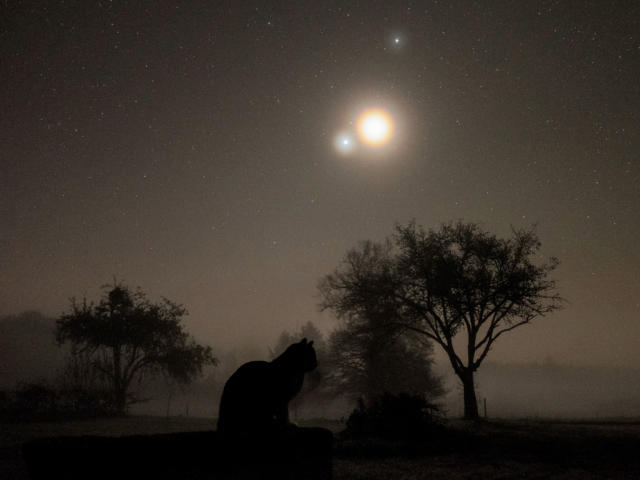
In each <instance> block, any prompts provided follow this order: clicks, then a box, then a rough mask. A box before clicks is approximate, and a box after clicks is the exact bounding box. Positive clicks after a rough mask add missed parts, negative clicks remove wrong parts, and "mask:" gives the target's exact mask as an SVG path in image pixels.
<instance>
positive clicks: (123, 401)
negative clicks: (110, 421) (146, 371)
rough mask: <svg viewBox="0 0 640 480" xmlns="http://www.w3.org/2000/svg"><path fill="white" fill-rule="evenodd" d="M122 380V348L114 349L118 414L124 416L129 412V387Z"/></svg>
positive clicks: (114, 376)
mask: <svg viewBox="0 0 640 480" xmlns="http://www.w3.org/2000/svg"><path fill="white" fill-rule="evenodd" d="M124 383H125V382H124V379H123V378H122V366H121V350H120V346H116V347H113V393H114V397H115V398H114V399H113V400H114V403H115V405H114V408H115V411H116V414H118V415H124V414H125V413H126V410H127V387H126V385H125V384H124Z"/></svg>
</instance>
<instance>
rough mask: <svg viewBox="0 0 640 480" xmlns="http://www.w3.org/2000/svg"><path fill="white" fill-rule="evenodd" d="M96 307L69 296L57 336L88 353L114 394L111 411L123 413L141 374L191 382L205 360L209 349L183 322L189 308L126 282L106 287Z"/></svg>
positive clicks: (209, 358) (208, 359) (210, 357)
mask: <svg viewBox="0 0 640 480" xmlns="http://www.w3.org/2000/svg"><path fill="white" fill-rule="evenodd" d="M108 288H109V289H108V291H107V292H106V293H105V295H104V296H103V298H102V299H101V300H100V302H99V303H98V304H97V305H94V304H93V303H87V301H86V300H85V301H83V302H82V303H77V302H76V301H75V300H74V299H72V300H71V310H70V312H69V313H64V314H62V315H61V316H60V318H59V319H58V320H57V324H56V338H57V340H58V342H59V343H60V344H62V343H66V342H69V343H71V346H72V354H75V355H83V356H85V357H86V356H87V355H88V356H89V357H90V358H91V362H92V364H93V366H94V367H95V368H96V369H97V370H98V371H99V372H100V373H101V375H103V378H104V379H105V380H106V382H107V383H108V385H110V390H111V394H112V397H113V398H112V399H111V401H112V402H113V409H114V411H115V412H116V413H118V414H124V413H125V412H126V409H127V407H128V405H129V404H130V403H132V402H133V401H135V399H134V398H132V396H131V392H130V390H131V387H132V385H133V383H134V381H136V380H141V379H142V378H143V376H145V375H147V376H149V375H155V374H160V373H164V374H166V375H168V376H170V377H171V378H174V379H175V380H177V381H179V382H181V383H189V382H191V381H192V380H193V379H195V378H196V377H197V376H198V375H200V373H201V372H202V368H203V367H204V366H205V365H207V364H215V363H216V359H215V358H214V357H213V355H212V352H211V348H210V347H207V346H202V345H199V344H197V343H196V342H195V341H194V340H193V339H192V338H191V337H190V336H189V335H188V334H187V333H186V332H185V331H184V328H183V325H182V324H181V323H180V322H181V320H182V317H183V316H184V315H185V314H186V310H185V309H184V308H183V307H182V306H181V305H177V304H175V303H173V302H171V301H170V300H167V299H163V301H162V302H160V303H152V302H150V301H149V300H147V298H146V296H145V294H144V293H143V292H142V291H141V290H139V289H138V290H135V291H132V290H131V289H129V288H128V287H127V286H125V285H122V284H118V283H116V284H114V285H112V286H110V287H108Z"/></svg>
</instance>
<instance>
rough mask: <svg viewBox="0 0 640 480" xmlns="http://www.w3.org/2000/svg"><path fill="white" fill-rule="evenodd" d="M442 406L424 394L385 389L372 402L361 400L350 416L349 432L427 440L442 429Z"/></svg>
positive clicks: (358, 434)
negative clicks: (396, 393) (387, 391)
mask: <svg viewBox="0 0 640 480" xmlns="http://www.w3.org/2000/svg"><path fill="white" fill-rule="evenodd" d="M441 418H442V417H441V415H440V411H439V408H438V407H437V406H436V405H434V404H431V403H429V402H427V400H426V399H425V398H424V397H423V396H421V395H410V394H407V393H401V394H398V395H392V394H389V393H385V394H383V395H380V396H378V397H375V398H374V399H373V400H372V401H371V402H370V404H369V405H368V406H367V405H365V402H364V400H362V399H359V400H358V406H357V407H356V409H355V410H354V411H353V412H352V413H351V415H350V416H349V419H348V420H347V428H346V430H345V434H346V435H348V436H373V437H380V438H385V439H397V440H426V439H428V438H430V437H432V436H433V435H436V434H438V433H440V431H441V430H442V425H441V423H440V419H441Z"/></svg>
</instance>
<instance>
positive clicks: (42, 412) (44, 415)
mask: <svg viewBox="0 0 640 480" xmlns="http://www.w3.org/2000/svg"><path fill="white" fill-rule="evenodd" d="M113 414H114V408H113V401H112V397H111V395H110V394H109V392H106V391H99V390H77V389H76V390H68V389H59V388H54V387H51V386H49V385H46V384H43V383H23V384H20V385H18V388H17V389H16V390H15V391H10V392H4V391H2V392H0V421H8V422H24V421H46V420H61V419H70V418H91V417H105V416H112V415H113Z"/></svg>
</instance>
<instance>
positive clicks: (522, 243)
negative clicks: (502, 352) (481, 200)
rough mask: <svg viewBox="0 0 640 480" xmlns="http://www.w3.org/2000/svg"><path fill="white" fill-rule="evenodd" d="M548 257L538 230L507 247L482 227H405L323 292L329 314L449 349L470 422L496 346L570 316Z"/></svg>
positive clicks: (345, 267) (349, 262) (354, 255)
mask: <svg viewBox="0 0 640 480" xmlns="http://www.w3.org/2000/svg"><path fill="white" fill-rule="evenodd" d="M540 247H541V244H540V241H539V240H538V237H537V235H536V234H535V232H534V231H533V230H513V232H512V235H511V237H510V238H506V239H502V238H498V237H497V236H495V235H492V234H490V233H488V232H485V231H483V230H482V229H481V228H480V227H479V226H478V225H476V224H473V223H462V222H459V223H457V224H445V225H442V227H441V228H440V229H439V230H437V231H436V230H428V231H425V230H424V229H423V228H421V227H417V226H416V225H415V223H411V224H409V225H407V226H397V228H396V234H395V235H394V236H393V238H392V240H388V241H387V242H385V243H384V244H376V243H372V242H365V243H363V244H361V245H360V246H359V247H357V248H355V249H353V250H351V251H349V252H348V253H347V255H346V257H345V260H344V262H343V264H342V266H341V267H340V268H338V269H337V270H336V271H335V272H334V273H332V274H330V275H328V276H326V277H325V278H324V279H323V280H322V281H321V283H320V291H321V294H322V297H323V304H322V305H323V307H324V308H329V309H331V310H333V311H334V312H335V313H336V314H337V316H338V317H340V318H344V319H347V320H348V321H353V319H357V318H359V317H362V316H372V315H373V316H376V318H378V320H377V321H378V323H379V325H380V328H383V329H387V330H388V331H389V332H394V331H408V332H413V333H414V334H418V335H421V336H423V337H424V338H427V339H430V340H432V341H433V342H435V343H436V344H437V345H439V346H440V347H442V349H443V350H444V351H445V352H446V354H447V357H448V358H449V361H450V362H451V366H452V367H453V370H454V372H455V374H456V375H457V376H458V378H459V379H460V381H461V383H462V386H463V391H464V415H465V418H470V419H475V418H477V417H478V406H477V401H476V394H475V384H474V372H475V371H476V370H477V369H478V368H479V367H480V364H481V363H482V361H483V360H484V359H485V358H486V356H487V354H488V353H489V351H490V349H491V347H492V346H493V345H494V343H495V341H496V340H497V339H498V338H499V337H501V336H502V335H503V334H505V333H507V332H509V331H511V330H513V329H515V328H517V327H519V326H522V325H525V324H528V323H529V322H531V320H533V319H534V318H536V317H538V316H543V315H545V314H548V313H550V312H552V311H554V310H556V309H557V308H559V306H560V302H561V298H560V297H559V295H558V294H557V292H556V285H555V282H554V281H553V280H552V279H550V278H549V274H550V273H551V272H552V271H553V270H554V269H555V268H556V266H557V265H558V261H557V259H555V258H550V259H549V260H547V261H545V262H540V261H539V259H540V254H539V252H540ZM454 339H455V340H456V341H454ZM458 340H460V341H458ZM460 344H462V345H463V346H462V354H461V353H460V351H459V350H460V347H459V346H460Z"/></svg>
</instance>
